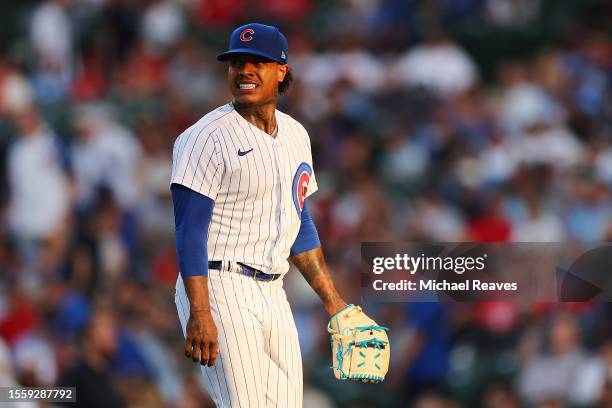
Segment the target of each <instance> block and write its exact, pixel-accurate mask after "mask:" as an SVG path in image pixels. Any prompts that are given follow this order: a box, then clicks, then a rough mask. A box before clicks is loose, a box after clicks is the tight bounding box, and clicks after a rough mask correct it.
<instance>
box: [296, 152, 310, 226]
mask: <svg viewBox="0 0 612 408" xmlns="http://www.w3.org/2000/svg"><path fill="white" fill-rule="evenodd" d="M311 176H312V167H310V165H309V164H308V163H302V164H300V165H299V166H298V168H297V171H296V172H295V176H293V188H292V192H293V204H295V210H296V211H297V214H298V217H300V216H301V215H302V210H303V209H304V200H305V199H306V193H307V192H308V182H309V181H310V177H311Z"/></svg>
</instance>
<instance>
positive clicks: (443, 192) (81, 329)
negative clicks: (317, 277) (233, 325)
mask: <svg viewBox="0 0 612 408" xmlns="http://www.w3.org/2000/svg"><path fill="white" fill-rule="evenodd" d="M0 7H1V10H2V12H1V13H0V157H1V163H2V166H0V215H1V217H2V221H1V222H0V385H1V386H8V385H13V384H22V385H25V386H34V385H41V386H42V385H53V384H76V385H77V387H78V390H79V391H78V394H77V395H78V398H79V401H80V406H86V407H98V406H99V407H102V406H104V407H112V406H122V405H121V404H124V405H123V406H129V407H177V408H179V407H181V408H186V407H202V406H209V402H207V399H206V393H205V391H204V388H203V387H202V384H201V375H200V373H199V369H198V367H196V366H194V364H192V363H191V362H190V361H188V360H187V359H185V358H184V357H183V356H182V353H183V352H182V350H183V346H182V343H183V341H182V336H181V331H180V327H179V324H178V319H177V317H176V311H175V306H174V301H173V294H174V283H175V279H176V276H177V273H178V271H177V265H176V258H175V251H174V240H173V239H174V237H173V232H174V231H173V228H174V221H173V212H172V203H171V199H170V195H169V179H170V166H171V152H172V145H173V142H174V140H175V138H176V137H177V136H178V135H179V134H180V133H181V132H182V131H183V130H184V129H185V128H187V127H188V126H189V125H190V124H192V123H193V122H195V121H196V120H197V119H198V118H199V117H201V116H202V115H203V114H205V113H206V112H208V111H209V110H211V109H213V108H215V107H217V106H219V105H222V104H224V103H227V102H228V101H229V100H230V95H229V93H228V91H227V90H226V82H225V71H226V66H225V65H224V64H222V63H218V62H217V61H216V60H215V55H216V54H217V53H218V52H221V51H223V50H224V49H225V48H226V46H227V39H228V35H229V33H230V32H231V30H232V29H233V28H234V27H236V26H237V25H239V24H242V23H246V22H249V21H260V22H266V23H272V24H276V25H278V26H279V27H280V28H281V29H282V30H283V31H284V32H285V33H286V34H287V36H288V38H289V44H290V48H289V50H290V55H289V61H290V65H291V67H292V69H293V70H294V73H295V77H296V78H297V80H296V82H295V83H294V84H293V88H292V89H291V90H290V92H289V94H288V96H285V97H283V98H281V100H280V109H281V110H283V111H285V112H287V113H289V114H291V115H292V116H294V117H295V118H296V119H298V120H299V121H300V122H301V123H303V124H304V126H305V127H306V129H307V130H308V131H309V133H310V136H311V139H312V145H313V154H314V163H315V171H316V174H317V176H318V181H319V185H320V191H319V192H318V193H317V194H316V195H314V196H313V198H312V201H313V202H312V203H311V209H312V212H313V213H314V218H315V219H316V223H317V226H318V229H319V233H320V236H321V239H322V242H323V245H324V249H325V252H326V255H327V259H328V262H329V264H330V268H331V270H332V271H333V274H334V276H335V279H336V282H337V284H338V286H339V287H340V290H341V292H342V293H343V294H344V295H345V298H346V299H347V300H348V301H351V302H361V299H359V292H358V282H357V278H356V277H357V275H358V271H359V270H360V268H361V267H362V265H361V264H360V257H359V244H360V242H362V241H392V240H397V241H399V240H406V241H416V240H426V241H432V240H433V241H451V242H452V241H470V240H471V241H480V242H485V241H501V242H503V241H541V242H548V241H576V242H597V241H607V240H609V239H610V238H612V222H611V213H612V207H611V206H610V204H611V202H610V201H611V195H610V186H611V185H612V94H611V93H610V84H611V80H612V40H611V38H612V37H611V28H610V21H611V19H612V3H610V2H608V1H606V0H558V1H555V0H427V1H426V0H404V1H400V0H342V1H329V0H261V1H251V0H44V1H32V0H20V1H3V2H2V6H0ZM285 287H286V289H287V292H288V296H289V298H290V300H291V302H292V305H293V311H294V315H295V318H296V322H297V325H298V329H299V332H300V341H301V345H302V353H303V356H304V370H305V381H306V384H305V405H306V406H308V407H319V408H327V407H335V406H338V407H354V408H357V407H375V406H381V407H383V406H389V407H404V406H415V407H417V408H458V407H486V408H519V407H539V408H558V407H612V325H611V322H612V307H611V306H610V304H587V303H580V304H575V303H574V304H542V303H538V304H534V303H532V304H519V303H477V304H453V305H450V304H447V305H445V304H430V303H415V304H400V303H395V304H374V303H372V302H370V303H368V310H369V311H371V312H372V313H371V314H372V315H374V316H375V318H376V319H377V320H378V321H379V322H383V323H386V324H387V325H389V326H391V327H392V331H391V340H392V344H393V354H392V367H391V372H390V374H389V376H388V379H387V381H386V382H385V383H384V384H382V385H377V386H373V385H358V384H351V383H346V382H337V381H335V380H334V379H333V375H332V373H331V371H330V370H329V368H328V367H329V365H330V351H329V342H328V337H327V333H326V332H325V325H326V322H327V316H326V315H325V314H324V311H323V310H322V308H321V307H320V305H319V302H318V300H317V299H316V297H315V296H314V294H313V292H312V291H311V290H310V289H309V288H308V287H307V285H306V284H305V283H304V281H303V279H302V278H301V276H300V275H299V273H298V272H297V271H291V272H290V274H289V275H288V276H287V278H286V283H285ZM3 406H4V405H3ZM19 406H20V407H25V406H27V404H21V405H19Z"/></svg>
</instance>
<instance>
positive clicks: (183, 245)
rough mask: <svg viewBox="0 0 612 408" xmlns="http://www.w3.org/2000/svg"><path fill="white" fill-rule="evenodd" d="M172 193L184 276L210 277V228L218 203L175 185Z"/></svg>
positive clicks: (178, 247) (178, 250)
mask: <svg viewBox="0 0 612 408" xmlns="http://www.w3.org/2000/svg"><path fill="white" fill-rule="evenodd" d="M170 190H171V191H172V202H173V204H174V227H175V232H176V237H175V239H176V254H177V257H178V262H179V268H180V271H181V276H182V277H183V278H187V277H190V276H208V250H207V244H208V226H209V225H210V220H211V218H212V210H213V206H214V204H215V203H214V201H213V200H212V199H210V198H209V197H207V196H205V195H202V194H200V193H196V192H195V191H193V190H190V189H189V188H187V187H185V186H182V185H180V184H175V183H173V184H172V186H171V187H170Z"/></svg>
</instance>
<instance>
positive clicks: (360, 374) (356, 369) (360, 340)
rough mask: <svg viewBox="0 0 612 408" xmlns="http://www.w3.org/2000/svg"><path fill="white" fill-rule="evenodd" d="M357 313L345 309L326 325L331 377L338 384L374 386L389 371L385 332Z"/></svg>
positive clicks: (389, 349)
mask: <svg viewBox="0 0 612 408" xmlns="http://www.w3.org/2000/svg"><path fill="white" fill-rule="evenodd" d="M388 330H389V329H388V328H386V327H384V326H379V325H378V324H376V322H375V321H374V320H372V319H370V318H369V317H368V316H367V315H366V314H365V313H363V312H362V311H361V308H360V307H359V306H355V305H349V306H347V307H346V308H344V309H342V310H341V311H340V312H338V313H336V314H335V315H334V316H332V318H331V319H330V321H329V324H328V325H327V331H328V332H329V333H330V342H331V348H332V356H333V366H332V367H331V368H333V370H334V375H335V376H336V378H337V379H339V380H346V379H349V380H354V381H362V382H372V383H378V382H382V381H383V380H384V379H385V375H386V374H387V371H388V370H389V357H390V354H391V348H390V346H389V338H388V337H387V331H388Z"/></svg>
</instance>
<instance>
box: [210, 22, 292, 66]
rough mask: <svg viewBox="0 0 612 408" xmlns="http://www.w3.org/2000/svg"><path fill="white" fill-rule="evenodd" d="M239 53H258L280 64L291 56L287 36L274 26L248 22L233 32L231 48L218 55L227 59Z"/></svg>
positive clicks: (222, 58)
mask: <svg viewBox="0 0 612 408" xmlns="http://www.w3.org/2000/svg"><path fill="white" fill-rule="evenodd" d="M239 54H250V55H257V56H260V57H264V58H266V59H269V60H271V61H276V62H278V63H279V64H286V63H287V60H288V58H289V50H288V45H287V38H286V37H285V36H284V35H283V33H281V32H280V31H279V29H278V28H276V27H274V26H269V25H265V24H259V23H251V24H246V25H243V26H241V27H238V28H237V29H235V30H234V32H232V36H231V37H230V41H229V50H228V51H227V52H224V53H223V54H219V55H217V59H218V60H219V61H227V60H229V59H230V58H232V56H234V55H239Z"/></svg>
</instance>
